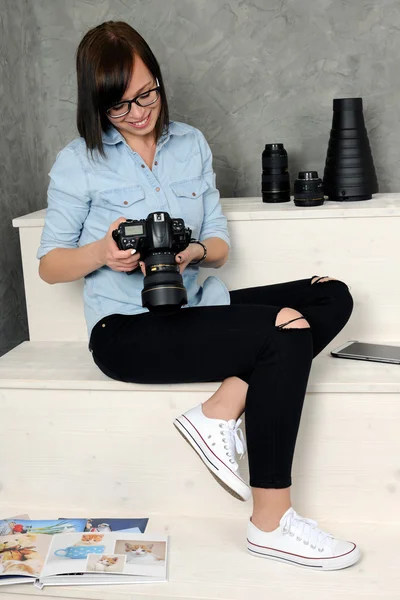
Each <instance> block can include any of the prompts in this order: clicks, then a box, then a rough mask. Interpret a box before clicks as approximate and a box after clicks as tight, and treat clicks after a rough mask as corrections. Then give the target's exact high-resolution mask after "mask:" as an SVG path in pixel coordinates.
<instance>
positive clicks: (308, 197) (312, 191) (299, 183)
mask: <svg viewBox="0 0 400 600" xmlns="http://www.w3.org/2000/svg"><path fill="white" fill-rule="evenodd" d="M294 203H295V205H296V206H321V204H323V203H324V190H323V183H322V179H321V178H320V177H318V172H317V171H300V172H299V176H298V178H297V179H296V180H295V182H294Z"/></svg>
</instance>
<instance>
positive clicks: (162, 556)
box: [40, 531, 168, 584]
mask: <svg viewBox="0 0 400 600" xmlns="http://www.w3.org/2000/svg"><path fill="white" fill-rule="evenodd" d="M167 539H168V538H167V536H165V535H156V534H147V533H128V532H123V531H121V532H118V531H115V532H110V533H92V532H90V533H80V534H79V533H67V534H60V535H57V536H53V537H52V538H51V544H50V547H49V551H48V554H47V557H46V560H45V565H44V567H43V569H42V574H41V577H40V582H41V583H44V584H45V583H46V581H45V580H46V577H51V576H54V575H66V574H68V575H69V574H71V575H72V574H74V573H79V574H80V577H81V578H84V576H85V574H95V575H98V577H99V579H98V581H99V582H100V583H101V579H102V575H105V574H108V575H113V576H115V575H118V574H119V575H137V576H148V577H155V578H157V579H159V580H165V579H166V572H167V566H166V563H167ZM90 579H93V582H95V580H96V578H94V577H93V576H92V577H90Z"/></svg>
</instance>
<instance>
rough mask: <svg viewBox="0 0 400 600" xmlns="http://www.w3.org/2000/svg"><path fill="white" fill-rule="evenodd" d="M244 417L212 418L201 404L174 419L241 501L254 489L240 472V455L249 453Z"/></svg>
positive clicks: (210, 467) (211, 467) (197, 450)
mask: <svg viewBox="0 0 400 600" xmlns="http://www.w3.org/2000/svg"><path fill="white" fill-rule="evenodd" d="M241 422H242V421H241V419H239V420H238V421H235V420H234V419H231V420H230V421H222V420H220V419H210V418H208V417H206V416H205V415H204V413H203V409H202V407H201V404H199V405H198V406H195V407H194V408H192V409H191V410H188V411H187V412H185V413H184V414H183V415H181V416H180V417H178V418H177V419H175V421H174V425H175V427H176V428H177V429H178V430H179V431H180V433H181V434H182V435H183V437H184V438H185V439H186V441H188V442H189V444H190V445H191V446H192V448H193V449H194V450H195V451H196V452H197V454H198V455H199V456H200V458H201V460H202V461H203V462H204V464H205V465H206V467H207V468H208V469H210V471H211V472H212V473H213V474H214V475H215V476H216V477H217V478H218V479H219V480H220V481H221V482H222V483H224V484H225V485H226V486H228V488H229V489H230V490H232V491H233V492H234V493H235V494H236V495H238V496H239V497H240V498H241V499H242V500H248V499H249V498H250V496H251V489H250V487H249V486H248V485H247V483H245V482H244V481H243V479H242V478H241V477H240V475H239V474H238V472H237V471H238V468H239V465H238V463H237V461H236V458H235V457H236V452H237V453H238V454H240V458H242V456H243V455H244V453H245V452H246V446H245V441H244V437H243V432H242V430H241V429H239V425H240V423H241Z"/></svg>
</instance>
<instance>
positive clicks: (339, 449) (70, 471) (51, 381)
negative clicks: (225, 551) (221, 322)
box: [0, 342, 400, 523]
mask: <svg viewBox="0 0 400 600" xmlns="http://www.w3.org/2000/svg"><path fill="white" fill-rule="evenodd" d="M217 386H218V384H215V383H207V384H180V385H167V386H165V385H164V386H157V385H133V384H126V383H121V382H117V381H114V380H111V379H108V378H107V377H105V376H104V375H103V374H102V373H101V372H100V371H99V370H98V369H97V367H96V366H95V365H94V363H93V362H92V357H91V355H90V353H89V351H88V350H87V346H86V344H85V343H79V342H62V343H57V342H46V343H45V342H26V343H24V344H22V345H21V346H19V347H17V348H16V349H14V350H13V351H11V352H10V353H8V354H7V355H5V356H3V357H2V358H1V359H0V408H1V420H0V456H1V457H3V458H2V460H1V463H0V511H1V512H5V508H6V507H10V506H11V507H13V511H12V512H14V513H18V512H25V511H26V510H27V501H28V505H29V507H30V508H31V509H32V510H33V509H34V510H39V511H47V510H52V509H53V508H54V507H57V508H58V510H59V513H60V514H61V513H64V514H66V513H67V512H68V511H70V510H71V509H72V510H74V509H81V510H82V511H83V512H86V513H92V514H93V513H97V514H108V513H109V512H110V510H111V509H112V510H113V511H116V512H117V513H118V512H119V511H121V512H128V513H129V511H131V512H134V513H135V514H147V513H149V512H151V513H163V514H169V515H177V514H181V515H188V516H204V517H206V516H207V515H214V516H219V515H225V516H227V515H232V516H237V517H244V516H247V515H248V514H249V511H250V509H251V506H250V504H249V503H242V502H240V501H238V500H236V499H235V498H233V497H231V496H230V495H229V494H227V493H226V492H225V491H224V490H223V488H221V487H220V486H219V485H218V484H217V483H216V482H215V480H214V479H213V478H212V477H211V476H210V474H209V473H208V471H207V469H206V468H205V467H204V465H203V463H202V462H201V461H200V460H199V458H198V457H197V455H196V454H195V453H194V452H193V451H192V450H191V449H190V448H189V446H188V445H187V444H186V443H185V442H184V441H183V439H182V438H181V436H180V435H179V434H178V433H177V431H176V430H175V428H174V427H173V426H172V421H173V419H174V418H175V417H176V416H177V415H179V414H180V413H182V412H183V411H185V410H187V409H188V408H190V407H191V406H193V405H195V404H198V403H200V402H203V401H205V400H206V399H207V398H208V397H209V396H210V395H211V394H212V392H213V391H214V390H215V389H216V388H217ZM267 400H268V399H267V398H266V401H267ZM399 421H400V369H399V367H398V366H397V365H384V364H378V363H365V362H357V361H345V360H340V359H334V358H332V357H330V356H329V353H328V350H326V351H325V352H324V353H323V355H321V356H319V357H318V358H317V359H316V360H315V361H314V364H313V368H312V372H311V377H310V383H309V387H308V394H307V397H306V402H305V407H304V411H303V418H302V423H301V428H300V434H299V439H298V444H297V450H296V456H295V464H294V473H293V475H294V482H295V485H294V488H293V497H294V503H295V506H296V508H297V510H298V511H299V512H303V513H305V512H306V513H308V514H310V515H311V516H313V517H314V518H316V519H323V520H326V519H332V520H334V521H342V520H347V521H349V522H353V521H355V522H359V523H362V522H374V521H376V520H379V521H380V522H388V523H389V522H391V521H392V520H394V521H396V522H398V523H399V522H400V518H399V510H398V509H399V493H400V491H399V490H400V465H399V456H400V441H399V435H398V423H399ZM242 472H243V474H244V476H246V472H247V470H246V466H245V465H243V468H242Z"/></svg>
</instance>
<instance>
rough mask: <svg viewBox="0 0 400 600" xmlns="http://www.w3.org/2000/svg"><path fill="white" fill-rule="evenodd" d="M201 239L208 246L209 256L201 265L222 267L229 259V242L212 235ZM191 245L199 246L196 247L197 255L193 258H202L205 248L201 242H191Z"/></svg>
mask: <svg viewBox="0 0 400 600" xmlns="http://www.w3.org/2000/svg"><path fill="white" fill-rule="evenodd" d="M200 241H201V243H202V244H204V245H205V247H206V248H207V258H206V259H205V260H203V262H202V263H200V264H201V266H202V267H209V268H212V269H219V267H222V266H223V265H224V264H225V263H226V261H227V259H228V254H229V246H228V244H227V243H226V242H225V241H224V240H222V239H221V238H218V237H212V238H208V239H206V240H200ZM190 246H197V248H194V252H196V256H195V258H192V260H200V259H201V258H202V256H203V254H204V250H203V248H202V247H201V246H200V244H190Z"/></svg>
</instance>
